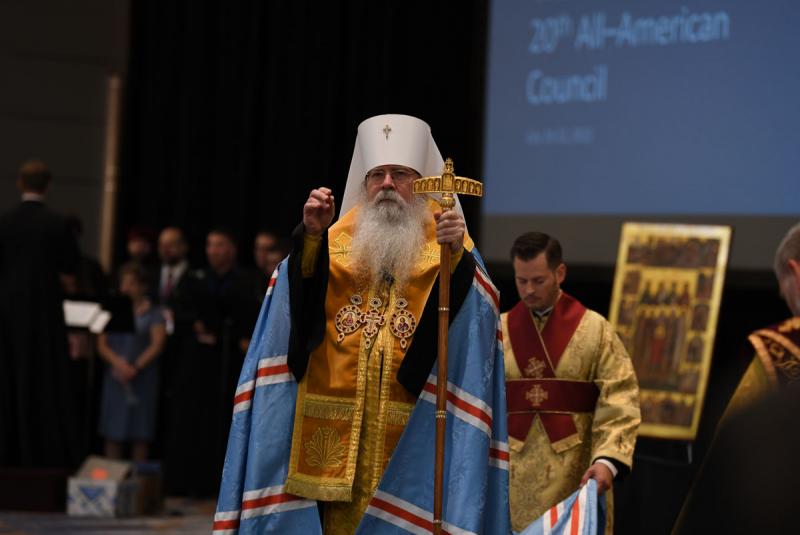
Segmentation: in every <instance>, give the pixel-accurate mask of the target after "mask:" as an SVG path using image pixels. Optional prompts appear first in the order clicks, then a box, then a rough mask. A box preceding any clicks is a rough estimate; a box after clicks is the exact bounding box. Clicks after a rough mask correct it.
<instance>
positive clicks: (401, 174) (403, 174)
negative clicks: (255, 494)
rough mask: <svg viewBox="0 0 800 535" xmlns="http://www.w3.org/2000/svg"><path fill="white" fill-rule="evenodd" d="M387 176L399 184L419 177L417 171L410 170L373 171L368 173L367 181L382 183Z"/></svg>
mask: <svg viewBox="0 0 800 535" xmlns="http://www.w3.org/2000/svg"><path fill="white" fill-rule="evenodd" d="M386 175H389V176H391V177H392V180H394V181H395V182H397V183H398V184H402V183H405V182H410V181H411V180H412V179H414V178H416V177H417V173H416V171H412V170H410V169H373V170H372V171H370V172H369V173H367V180H369V181H370V182H382V181H383V179H384V178H386Z"/></svg>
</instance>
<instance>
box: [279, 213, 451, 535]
mask: <svg viewBox="0 0 800 535" xmlns="http://www.w3.org/2000/svg"><path fill="white" fill-rule="evenodd" d="M356 217H357V209H353V210H350V211H349V212H348V213H347V214H345V216H344V217H342V218H341V219H340V220H339V221H338V222H336V223H335V224H334V225H333V226H332V227H330V228H329V229H328V256H329V258H330V261H329V273H328V288H327V292H326V295H325V305H324V306H325V317H326V319H327V323H326V327H325V336H324V339H323V341H322V343H321V344H320V345H319V346H318V347H317V348H316V349H314V350H313V351H312V353H311V355H310V358H309V361H308V368H307V370H306V373H305V375H304V376H303V378H302V379H301V381H300V383H299V385H298V392H297V403H296V408H295V423H294V430H293V436H292V451H291V457H290V464H289V474H288V478H287V482H286V490H287V492H289V493H291V494H295V495H298V496H303V497H306V498H311V499H317V500H321V501H326V502H329V503H326V504H325V506H324V525H325V533H326V535H334V534H335V535H339V534H352V533H353V532H354V531H355V529H356V527H357V526H358V524H359V522H360V521H361V517H362V516H363V513H364V510H365V509H366V507H367V504H368V502H369V499H370V498H371V497H372V494H373V493H374V491H375V489H376V488H377V486H378V483H379V482H380V479H381V476H382V475H383V472H384V469H385V468H386V465H387V463H388V461H389V459H390V457H391V455H392V452H393V451H394V448H395V446H396V445H397V442H398V440H399V439H400V435H401V434H402V432H403V430H404V429H405V425H406V422H407V421H408V417H409V415H410V414H411V411H412V409H413V408H414V404H415V402H416V396H414V395H412V394H411V393H410V392H408V391H407V390H406V389H405V388H404V387H403V386H402V385H401V384H400V383H399V382H398V380H397V372H398V369H399V368H400V365H401V363H402V361H403V358H404V356H405V351H406V349H407V348H408V346H409V344H410V343H411V340H412V338H411V336H406V337H405V338H404V335H403V333H408V329H409V328H410V329H411V333H410V334H413V329H414V328H415V327H416V323H417V322H419V320H420V317H421V314H422V311H423V309H424V307H425V303H426V301H427V299H428V295H429V294H430V291H431V288H432V287H433V284H434V282H435V279H436V276H437V275H438V270H439V249H440V247H439V245H438V244H437V243H436V236H435V226H434V224H433V218H431V222H430V224H428V225H427V226H426V243H425V245H424V249H423V251H421V253H420V256H419V258H418V260H417V262H416V266H415V268H414V269H413V272H412V274H411V276H410V279H409V281H408V282H407V283H406V284H405V285H404V287H403V288H401V289H398V288H397V287H396V285H395V284H393V283H385V282H382V283H380V284H378V285H377V286H375V287H371V288H363V287H359V284H358V283H357V281H356V280H355V276H354V271H355V270H354V269H353V266H352V265H351V257H350V244H351V241H352V236H353V231H354V224H355V221H356ZM304 253H305V251H304ZM459 253H460V252H459ZM459 258H460V254H459V255H458V257H457V258H456V261H457V260H458V259H459ZM307 264H309V262H308V259H307V258H306V255H305V254H304V256H303V270H304V272H306V271H307ZM354 296H357V297H358V298H357V299H354ZM348 307H350V308H348ZM353 307H354V308H353ZM402 311H405V312H402ZM360 314H364V315H363V316H360ZM354 318H361V319H360V320H358V319H356V320H354ZM410 325H413V327H410ZM354 326H355V328H353V327H354ZM404 329H405V330H404Z"/></svg>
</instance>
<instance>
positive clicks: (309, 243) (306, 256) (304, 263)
mask: <svg viewBox="0 0 800 535" xmlns="http://www.w3.org/2000/svg"><path fill="white" fill-rule="evenodd" d="M321 243H322V236H312V235H310V234H303V258H302V259H301V261H300V268H301V269H302V271H303V278H304V279H308V278H310V277H312V276H313V275H314V270H315V267H316V263H317V255H318V254H319V246H320V244H321Z"/></svg>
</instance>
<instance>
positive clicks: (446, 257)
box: [414, 158, 483, 535]
mask: <svg viewBox="0 0 800 535" xmlns="http://www.w3.org/2000/svg"><path fill="white" fill-rule="evenodd" d="M414 193H440V194H441V196H440V198H439V199H438V203H439V206H440V207H441V209H442V213H444V212H447V211H448V210H451V209H452V208H453V207H454V206H455V204H456V200H455V197H453V194H455V193H461V194H463V195H475V196H477V197H482V196H483V184H481V183H480V182H478V181H477V180H472V179H471V178H464V177H460V176H456V175H455V172H454V171H453V160H451V159H450V158H448V159H447V160H446V161H445V162H444V170H443V171H442V175H441V176H425V177H422V178H418V179H416V180H415V181H414ZM449 319H450V244H448V243H443V244H442V245H441V250H440V252H439V345H438V354H437V362H438V366H437V371H436V461H435V465H434V479H433V533H434V534H435V535H439V534H440V533H441V530H442V498H443V493H444V435H445V427H446V425H447V332H448V327H449Z"/></svg>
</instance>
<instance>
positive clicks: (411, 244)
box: [351, 190, 431, 289]
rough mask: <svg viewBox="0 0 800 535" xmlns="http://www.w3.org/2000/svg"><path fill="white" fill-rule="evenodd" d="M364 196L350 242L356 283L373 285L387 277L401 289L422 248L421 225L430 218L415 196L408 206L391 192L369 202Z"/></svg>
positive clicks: (423, 228)
mask: <svg viewBox="0 0 800 535" xmlns="http://www.w3.org/2000/svg"><path fill="white" fill-rule="evenodd" d="M364 193H365V192H364ZM365 197H366V195H365V194H362V203H361V205H362V207H361V210H360V211H359V213H358V216H357V219H356V222H355V231H354V235H353V242H352V252H351V257H352V259H353V265H354V266H355V274H356V281H357V282H358V284H359V286H362V285H369V286H373V285H376V284H378V283H380V282H381V281H383V280H386V279H387V275H389V276H391V277H392V279H393V280H394V282H395V284H397V287H398V288H400V289H402V288H403V286H405V283H406V282H407V281H408V278H409V276H410V275H411V272H412V270H413V268H414V266H415V264H416V262H417V259H418V258H419V255H420V252H421V251H422V247H423V246H424V245H425V224H426V223H427V222H428V218H430V217H431V216H430V213H429V211H428V207H427V202H426V199H425V197H424V196H422V195H415V196H414V200H413V202H412V203H410V204H409V203H406V202H405V201H404V200H403V199H402V197H400V195H399V194H398V193H397V192H396V191H393V190H383V191H380V192H379V193H378V194H377V195H376V196H375V198H374V199H373V200H372V202H367V201H366V199H365ZM385 199H388V200H385ZM381 201H383V202H381Z"/></svg>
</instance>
